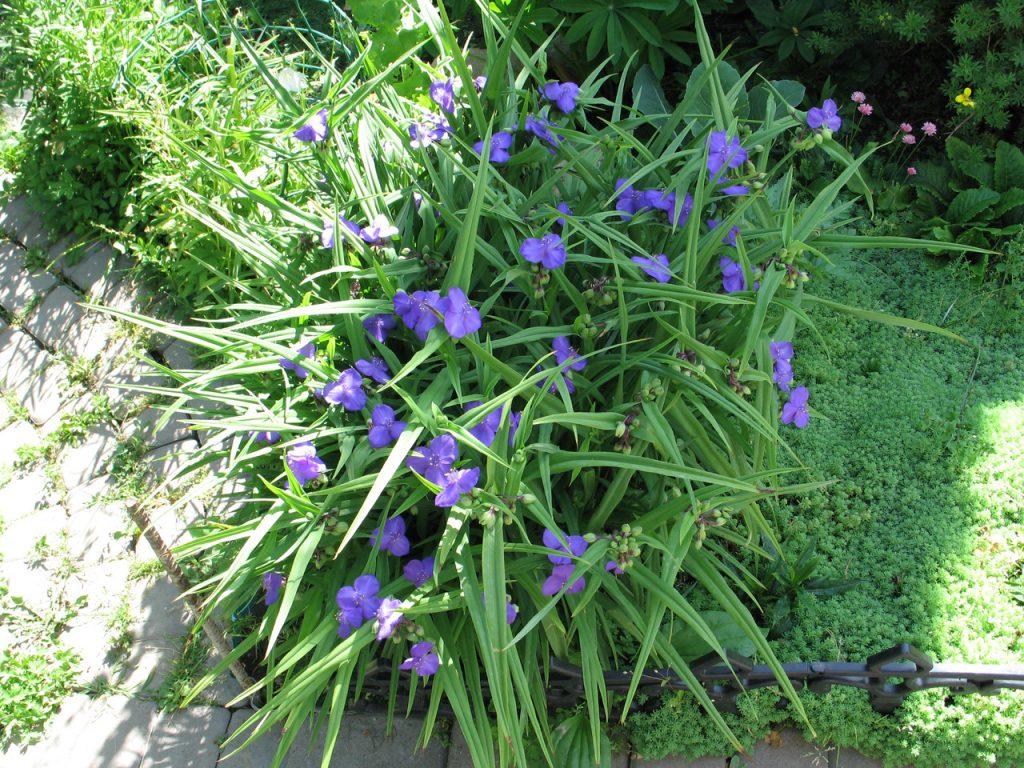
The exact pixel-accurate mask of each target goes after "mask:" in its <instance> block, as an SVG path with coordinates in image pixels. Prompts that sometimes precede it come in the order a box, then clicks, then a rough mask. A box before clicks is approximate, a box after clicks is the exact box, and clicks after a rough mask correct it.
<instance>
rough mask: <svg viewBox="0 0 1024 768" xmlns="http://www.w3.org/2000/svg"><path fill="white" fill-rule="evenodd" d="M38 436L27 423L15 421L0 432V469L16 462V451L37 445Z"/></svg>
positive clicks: (33, 428)
mask: <svg viewBox="0 0 1024 768" xmlns="http://www.w3.org/2000/svg"><path fill="white" fill-rule="evenodd" d="M38 443H39V435H38V434H37V433H36V430H35V427H33V426H32V425H31V424H30V423H29V422H27V421H20V420H19V421H15V422H14V423H12V424H11V425H9V426H7V427H4V429H2V430H0V467H4V466H13V465H14V464H15V463H16V462H17V461H18V449H19V448H24V447H25V446H27V445H37V444H38Z"/></svg>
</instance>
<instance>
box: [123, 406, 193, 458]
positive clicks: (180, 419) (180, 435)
mask: <svg viewBox="0 0 1024 768" xmlns="http://www.w3.org/2000/svg"><path fill="white" fill-rule="evenodd" d="M163 417H164V411H162V410H160V409H159V408H147V409H146V410H144V411H143V412H142V413H140V414H139V415H138V416H136V417H135V418H133V419H132V420H131V421H130V422H128V423H127V424H126V425H125V427H124V429H123V430H122V434H123V435H124V437H125V438H126V439H130V438H132V437H138V438H139V439H141V440H142V442H143V443H145V444H146V445H148V446H150V447H151V448H163V447H164V446H165V445H170V444H171V443H177V442H180V441H182V440H188V439H190V438H191V437H192V428H191V427H190V426H189V425H188V424H186V423H185V420H184V414H181V413H176V414H173V415H172V416H171V417H170V419H169V420H168V422H167V423H166V424H164V425H163V426H162V427H158V426H157V424H158V423H159V421H160V420H161V419H162V418H163Z"/></svg>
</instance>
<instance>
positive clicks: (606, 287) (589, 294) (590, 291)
mask: <svg viewBox="0 0 1024 768" xmlns="http://www.w3.org/2000/svg"><path fill="white" fill-rule="evenodd" d="M611 282H612V281H611V278H608V277H595V278H594V279H593V280H590V281H588V282H587V289H586V290H585V291H583V298H585V299H586V300H587V301H588V302H589V303H591V304H596V305H597V306H599V307H608V306H611V305H612V304H614V303H615V299H616V296H617V295H618V292H617V291H616V289H615V288H614V287H611Z"/></svg>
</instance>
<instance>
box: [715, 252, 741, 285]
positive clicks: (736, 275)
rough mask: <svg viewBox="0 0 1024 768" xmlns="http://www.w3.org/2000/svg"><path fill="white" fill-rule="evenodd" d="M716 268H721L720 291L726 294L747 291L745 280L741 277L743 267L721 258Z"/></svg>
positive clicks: (727, 258)
mask: <svg viewBox="0 0 1024 768" xmlns="http://www.w3.org/2000/svg"><path fill="white" fill-rule="evenodd" d="M718 266H720V267H721V268H722V290H723V291H725V292H726V293H736V292H737V291H745V290H747V279H746V277H744V275H743V266H742V265H741V264H738V263H737V262H735V261H733V260H732V259H730V258H729V257H728V256H723V257H722V258H720V259H719V260H718Z"/></svg>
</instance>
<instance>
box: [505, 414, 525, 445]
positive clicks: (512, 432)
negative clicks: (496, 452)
mask: <svg viewBox="0 0 1024 768" xmlns="http://www.w3.org/2000/svg"><path fill="white" fill-rule="evenodd" d="M522 420H523V412H522V411H512V412H511V413H509V415H508V444H509V445H512V443H514V442H515V439H516V432H518V431H519V422H520V421H522Z"/></svg>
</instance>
